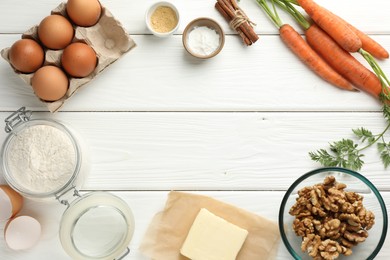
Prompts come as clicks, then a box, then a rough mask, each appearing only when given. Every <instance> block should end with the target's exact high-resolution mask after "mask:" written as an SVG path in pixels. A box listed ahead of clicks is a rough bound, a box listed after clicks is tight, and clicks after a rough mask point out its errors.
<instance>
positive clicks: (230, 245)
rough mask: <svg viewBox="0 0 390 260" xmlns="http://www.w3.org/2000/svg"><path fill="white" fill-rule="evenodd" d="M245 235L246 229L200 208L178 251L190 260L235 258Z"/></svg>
mask: <svg viewBox="0 0 390 260" xmlns="http://www.w3.org/2000/svg"><path fill="white" fill-rule="evenodd" d="M247 235H248V231H247V230H245V229H242V228H240V227H238V226H236V225H234V224H232V223H230V222H228V221H226V220H225V219H223V218H220V217H218V216H216V215H214V214H213V213H211V212H209V211H208V210H207V209H204V208H202V209H201V210H200V211H199V213H198V215H197V216H196V218H195V221H194V223H193V224H192V226H191V228H190V231H189V233H188V235H187V238H186V240H185V241H184V243H183V246H182V248H181V249H180V253H181V254H182V255H184V256H186V257H188V258H190V259H192V260H235V259H236V257H237V254H238V252H239V251H240V249H241V247H242V245H243V244H244V241H245V239H246V237H247Z"/></svg>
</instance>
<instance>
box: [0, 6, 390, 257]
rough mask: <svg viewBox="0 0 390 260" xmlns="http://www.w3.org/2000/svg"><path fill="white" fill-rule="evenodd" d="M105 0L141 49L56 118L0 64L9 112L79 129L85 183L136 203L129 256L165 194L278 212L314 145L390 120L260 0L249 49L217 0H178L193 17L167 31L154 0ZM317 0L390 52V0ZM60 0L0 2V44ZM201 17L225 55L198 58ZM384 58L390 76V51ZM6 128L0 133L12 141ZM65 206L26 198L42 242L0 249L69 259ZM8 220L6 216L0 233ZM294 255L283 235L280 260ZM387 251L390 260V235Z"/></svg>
mask: <svg viewBox="0 0 390 260" xmlns="http://www.w3.org/2000/svg"><path fill="white" fill-rule="evenodd" d="M101 2H102V4H103V5H104V6H106V7H107V8H108V9H109V10H110V11H111V12H112V13H113V14H114V16H115V17H116V18H117V19H118V20H120V21H121V22H122V23H123V25H124V26H125V27H126V28H127V30H128V32H129V33H130V34H131V35H132V37H133V38H134V40H135V41H136V43H137V47H136V48H135V49H134V50H132V51H131V52H129V53H128V54H126V55H125V56H124V57H123V58H122V59H120V60H119V61H117V62H116V63H114V64H113V65H112V66H110V67H109V68H108V69H107V70H105V71H104V72H103V73H102V74H101V75H99V76H98V77H97V78H96V79H95V80H94V81H92V82H90V83H89V85H88V86H86V87H85V88H83V89H82V90H81V91H79V92H78V93H77V94H76V95H75V96H74V97H73V98H72V99H71V100H70V101H69V102H67V103H66V104H65V106H64V107H63V109H62V110H61V111H60V112H58V113H56V114H54V115H52V114H50V113H48V112H47V109H46V107H45V106H44V105H42V103H40V102H39V101H38V99H37V98H36V97H35V96H34V94H33V92H32V90H31V88H30V87H28V86H27V85H25V84H24V83H23V82H22V81H21V80H20V79H19V78H18V77H17V76H16V75H15V74H14V73H13V71H12V70H11V68H10V66H9V65H8V64H7V63H6V62H5V61H1V62H0V122H3V120H4V119H5V118H6V117H7V116H8V115H9V113H10V112H12V111H14V110H16V109H18V108H19V107H21V106H26V107H27V108H28V109H32V110H33V111H36V112H37V113H35V116H39V117H54V118H56V119H59V120H63V121H65V122H66V123H68V124H70V125H72V126H73V127H74V128H75V129H77V130H78V132H79V133H80V134H81V135H82V136H83V138H84V140H85V142H86V143H87V144H88V145H89V147H90V150H91V156H92V165H91V173H90V176H89V178H88V180H87V182H86V183H85V185H84V189H83V190H85V191H91V190H106V191H110V192H112V193H114V194H116V195H118V196H120V197H121V198H123V199H124V200H126V201H127V202H128V204H129V205H130V207H131V208H132V210H133V212H134V214H135V219H136V231H135V234H134V238H133V240H132V242H131V244H130V247H131V249H132V252H131V254H130V256H128V257H127V258H126V259H146V258H145V257H144V256H142V255H141V254H140V253H139V252H138V250H137V248H138V246H139V244H140V242H141V239H142V237H143V234H144V232H145V230H146V228H147V226H148V224H149V222H150V220H151V218H152V216H153V215H154V214H155V213H157V212H158V211H159V210H161V209H162V208H163V206H164V203H165V201H166V195H167V193H168V191H170V190H185V191H190V192H195V193H199V194H205V195H210V196H212V197H214V198H217V199H220V200H222V201H225V202H228V203H231V204H234V205H236V206H239V207H242V208H244V209H247V210H250V211H252V212H254V213H256V214H259V215H262V216H264V217H267V218H269V219H272V220H274V221H277V215H278V209H279V205H280V201H281V199H282V196H283V194H284V192H285V190H286V189H287V188H288V187H289V185H290V184H291V183H292V182H293V181H294V180H295V179H296V178H297V177H298V176H300V175H301V174H303V173H305V172H307V171H309V170H312V169H315V168H317V167H319V165H318V164H317V163H315V162H312V161H311V160H310V158H309V156H308V152H309V151H313V150H316V149H319V148H323V147H326V146H327V145H328V142H330V141H336V140H339V139H341V138H343V137H352V136H351V128H357V127H360V126H365V127H367V128H369V129H371V130H372V131H374V132H379V131H381V129H383V127H384V125H385V121H384V119H383V117H382V114H381V112H380V109H381V108H380V104H379V102H377V101H376V100H375V99H374V98H372V97H370V96H368V95H367V94H364V93H359V92H356V93H353V92H347V91H342V90H340V89H337V88H335V87H332V86H330V85H329V84H327V83H325V82H324V81H322V80H321V79H319V78H318V77H317V76H315V75H314V74H313V73H311V72H310V71H309V70H308V69H307V68H306V67H305V66H304V65H303V64H301V62H300V61H299V60H298V59H297V58H296V57H295V56H294V55H293V54H291V53H290V52H289V51H288V50H287V48H286V47H285V46H284V45H283V44H282V42H281V41H280V39H279V37H278V35H277V30H276V29H275V28H274V26H273V25H272V24H271V23H270V22H269V21H268V20H267V18H266V17H265V15H264V14H263V12H262V11H261V9H260V8H259V7H258V6H257V4H256V2H255V1H254V0H242V1H241V5H242V7H243V9H244V10H245V11H246V12H247V14H248V16H249V17H250V18H252V20H253V21H255V22H256V23H257V24H258V26H257V27H256V31H257V33H258V34H260V40H259V41H258V42H257V43H256V44H255V45H253V46H251V47H245V46H243V44H242V43H241V39H240V38H239V37H238V36H237V35H235V34H234V32H233V31H232V30H231V29H229V28H228V25H227V23H226V22H225V20H224V19H223V17H222V16H220V15H219V13H218V12H217V11H216V10H215V9H214V1H212V0H197V1H179V0H172V2H173V3H174V4H176V5H177V7H178V8H179V10H180V13H181V17H182V20H181V25H180V28H179V30H178V32H177V34H175V35H174V36H172V37H170V38H167V39H159V38H156V37H154V36H152V35H151V34H150V33H149V32H148V31H147V29H146V26H145V23H144V14H145V11H146V9H147V7H148V6H150V5H151V4H152V3H153V2H155V1H154V0H143V1H134V0H102V1H101ZM318 3H320V4H323V5H325V6H326V7H328V8H329V9H331V10H333V11H334V12H335V13H337V14H339V15H341V16H343V17H344V18H345V19H346V20H348V21H350V23H352V24H354V25H355V26H357V27H358V28H360V29H361V30H363V31H364V32H367V33H369V34H371V35H372V37H373V38H374V39H376V40H378V41H379V42H381V43H382V44H383V45H384V46H385V47H386V48H387V49H390V15H389V11H390V3H389V1H386V0H374V1H365V0H354V1H353V2H351V1H347V0H328V1H325V0H318ZM58 4H59V1H53V0H35V1H27V0H13V1H9V0H8V1H7V0H2V1H0V48H5V47H8V46H11V44H12V43H13V42H14V41H16V40H17V39H19V38H20V35H21V33H22V32H24V31H25V30H27V29H28V28H30V27H31V26H33V25H35V24H38V23H39V22H40V21H41V19H43V17H45V16H46V15H48V14H49V12H50V10H51V9H53V8H54V7H56V6H57V5H58ZM280 14H281V16H282V18H283V20H284V21H285V22H292V20H291V19H289V18H288V17H287V16H286V15H285V14H283V13H282V12H281V13H280ZM201 16H206V17H211V18H213V19H215V20H217V21H218V22H219V23H220V24H221V25H222V26H223V28H224V30H225V32H226V34H227V36H226V43H225V47H224V49H223V50H222V52H221V53H220V54H219V55H218V56H216V57H215V58H213V59H211V60H207V61H199V60H195V59H193V58H191V57H190V56H189V55H187V53H186V52H185V50H184V48H183V46H182V42H181V33H182V32H183V30H184V27H185V26H186V24H187V23H188V22H189V21H190V20H192V19H194V18H197V17H201ZM292 24H293V25H294V26H295V27H296V28H298V25H296V24H295V23H293V22H292ZM359 59H360V58H359ZM360 60H361V59H360ZM380 64H381V65H382V67H383V69H384V70H385V72H387V74H388V75H390V61H382V62H380ZM5 137H6V134H5V132H3V131H0V140H1V142H3V140H4V139H5ZM364 160H365V162H366V164H365V166H364V168H363V169H362V171H361V173H362V174H364V175H365V176H366V177H368V178H369V179H370V180H371V181H372V182H373V183H374V184H375V185H376V186H377V187H378V188H379V189H380V191H381V193H382V196H383V197H384V199H385V201H386V205H387V207H388V208H390V172H389V170H387V171H386V170H384V168H383V166H382V164H381V163H380V161H379V159H378V156H377V154H376V151H375V150H374V149H373V150H372V151H368V152H367V153H366V156H365V157H364ZM0 181H1V182H4V180H3V179H0ZM57 204H58V203H57ZM57 204H50V205H47V204H45V203H38V202H33V201H27V202H26V205H25V207H24V209H23V211H22V213H23V214H28V215H31V216H34V217H36V218H37V219H38V220H39V221H40V222H41V223H42V225H43V235H42V239H41V241H40V242H39V244H38V245H37V246H36V247H34V248H32V249H31V250H28V251H23V252H13V251H11V250H9V249H8V248H7V247H6V245H5V242H4V238H3V236H0V259H4V260H5V259H6V260H16V259H40V260H41V259H56V260H60V259H68V257H67V255H66V254H65V252H64V251H63V249H62V248H61V244H60V241H59V238H58V225H59V220H60V217H61V214H62V212H63V209H64V208H63V206H61V205H57ZM3 228H4V223H1V225H0V234H2V233H3ZM290 258H291V257H290V255H289V254H288V252H287V250H286V249H285V247H284V245H283V244H281V246H280V248H279V254H278V259H290ZM377 259H390V238H388V239H387V240H386V241H385V244H384V246H383V248H382V250H381V252H380V253H379V255H378V257H377Z"/></svg>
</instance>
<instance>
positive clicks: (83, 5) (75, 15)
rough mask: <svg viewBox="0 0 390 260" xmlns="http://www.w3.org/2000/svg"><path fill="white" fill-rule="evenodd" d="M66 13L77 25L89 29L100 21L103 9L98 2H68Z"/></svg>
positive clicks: (77, 0)
mask: <svg viewBox="0 0 390 260" xmlns="http://www.w3.org/2000/svg"><path fill="white" fill-rule="evenodd" d="M66 12H67V13H68V16H69V18H70V19H71V20H72V21H73V22H74V23H75V24H77V25H79V26H83V27H88V26H92V25H95V24H96V23H97V22H98V21H99V19H100V14H101V12H102V7H101V5H100V3H99V1H98V0H68V3H67V4H66Z"/></svg>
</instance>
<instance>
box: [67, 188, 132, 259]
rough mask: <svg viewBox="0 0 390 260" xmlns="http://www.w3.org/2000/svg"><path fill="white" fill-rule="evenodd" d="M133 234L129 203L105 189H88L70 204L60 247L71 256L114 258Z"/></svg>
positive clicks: (120, 253)
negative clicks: (92, 190)
mask: <svg viewBox="0 0 390 260" xmlns="http://www.w3.org/2000/svg"><path fill="white" fill-rule="evenodd" d="M133 233H134V217H133V214H132V212H131V210H130V208H129V206H128V205H127V203H126V202H125V201H123V200H122V199H120V198H119V197H117V196H114V195H112V194H110V193H106V192H91V193H88V194H86V195H83V196H81V197H79V198H77V199H76V200H75V201H73V202H72V203H70V204H69V207H68V208H67V210H66V211H65V212H64V214H63V216H62V220H61V225H60V240H61V243H62V246H63V248H64V250H65V251H66V252H67V253H68V255H69V256H71V257H72V259H84V260H89V259H91V260H92V259H94V260H96V259H98V260H112V259H116V258H118V257H120V256H121V255H122V254H123V253H124V252H125V251H126V249H127V246H128V244H129V243H130V240H131V238H132V236H133Z"/></svg>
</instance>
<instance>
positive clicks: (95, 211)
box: [1, 107, 134, 260]
mask: <svg viewBox="0 0 390 260" xmlns="http://www.w3.org/2000/svg"><path fill="white" fill-rule="evenodd" d="M31 115H32V113H31V111H28V110H26V109H25V108H24V107H22V108H20V109H19V110H18V111H16V112H14V113H13V114H11V115H10V116H9V117H8V118H6V120H5V122H6V127H5V131H6V132H7V133H8V134H9V135H8V136H7V137H6V139H5V141H4V143H3V146H2V150H1V167H2V171H3V175H4V178H5V180H6V181H7V183H8V184H9V185H10V186H11V187H12V188H13V189H14V190H16V191H17V192H19V193H20V194H21V195H23V196H24V197H26V198H30V199H33V200H36V199H40V200H41V199H46V200H50V199H52V200H53V201H54V199H56V200H58V201H59V202H60V203H62V204H64V205H66V207H67V209H66V210H65V212H64V213H63V215H62V219H61V223H60V231H59V236H60V240H61V244H62V246H63V248H64V250H65V251H66V252H67V253H68V254H69V255H70V256H71V257H72V259H86V260H89V259H91V260H92V259H99V260H106V259H107V260H112V259H115V258H116V259H120V258H122V257H123V255H126V254H128V252H129V250H128V248H127V246H128V244H129V243H130V240H131V238H132V236H133V232H134V217H133V214H132V212H131V210H130V208H129V207H128V205H127V203H126V202H125V201H123V200H122V199H120V198H119V197H117V196H114V195H112V194H110V193H106V192H90V193H87V194H84V195H82V196H81V195H80V193H79V191H78V190H79V189H80V188H81V185H82V184H83V182H84V180H85V177H86V175H87V174H86V173H87V172H88V168H89V167H88V163H87V162H86V161H87V160H86V158H85V157H86V153H85V147H84V145H83V143H82V141H81V139H80V138H79V137H78V135H77V133H76V132H75V131H73V130H71V129H70V127H68V126H66V125H64V124H62V123H60V122H58V121H56V120H52V119H31ZM123 252H125V253H123Z"/></svg>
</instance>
